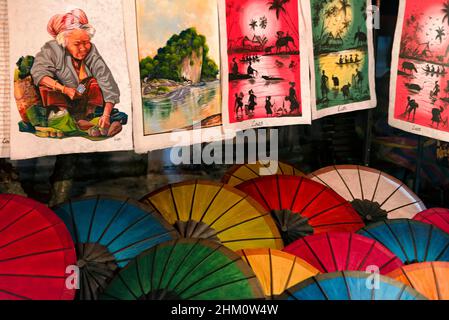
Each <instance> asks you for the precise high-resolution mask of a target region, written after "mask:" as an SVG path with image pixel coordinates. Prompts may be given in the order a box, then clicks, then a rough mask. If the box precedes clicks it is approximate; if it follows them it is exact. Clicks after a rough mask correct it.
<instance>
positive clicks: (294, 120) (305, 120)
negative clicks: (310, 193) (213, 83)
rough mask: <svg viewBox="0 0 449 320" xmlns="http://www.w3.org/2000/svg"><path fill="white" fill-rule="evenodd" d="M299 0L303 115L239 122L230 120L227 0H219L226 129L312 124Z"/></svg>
mask: <svg viewBox="0 0 449 320" xmlns="http://www.w3.org/2000/svg"><path fill="white" fill-rule="evenodd" d="M301 1H302V0H299V4H298V10H299V15H298V16H299V23H298V26H299V28H301V26H302V28H303V32H301V29H300V30H299V34H300V41H299V48H300V64H301V71H300V72H301V105H302V116H301V117H284V118H261V119H252V120H246V121H242V122H237V123H230V120H229V61H228V52H227V51H228V50H227V48H228V41H227V38H228V35H227V24H226V1H225V0H218V8H219V9H218V13H219V20H220V51H221V61H222V64H221V65H222V67H221V70H222V95H223V126H224V127H225V128H226V129H232V130H234V131H242V130H246V129H251V128H263V127H277V126H287V125H298V124H311V123H312V115H311V108H310V78H309V70H310V67H309V58H308V50H307V49H306V48H307V47H308V45H307V39H306V36H305V33H306V32H305V31H306V30H307V29H306V25H305V20H304V13H302V12H301V5H300V2H301Z"/></svg>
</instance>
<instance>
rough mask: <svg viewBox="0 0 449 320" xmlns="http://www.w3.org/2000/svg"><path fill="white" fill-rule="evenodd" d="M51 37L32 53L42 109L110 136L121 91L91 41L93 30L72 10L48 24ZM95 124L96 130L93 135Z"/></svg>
mask: <svg viewBox="0 0 449 320" xmlns="http://www.w3.org/2000/svg"><path fill="white" fill-rule="evenodd" d="M47 31H48V33H49V34H50V35H51V36H52V37H53V38H54V40H52V41H49V42H47V43H46V44H45V45H44V46H43V48H42V49H41V51H40V52H39V53H38V54H37V55H36V58H35V61H34V65H33V67H32V69H31V75H32V77H33V81H34V83H35V85H36V86H38V87H39V90H40V93H41V96H42V100H43V104H44V106H45V107H49V108H50V107H51V108H56V110H57V111H59V112H60V111H68V113H69V114H70V116H71V117H72V118H73V119H74V120H75V121H76V124H77V126H78V128H79V129H80V130H83V131H87V132H88V133H89V135H91V136H98V135H101V136H109V137H110V136H114V135H116V134H117V133H119V132H120V131H121V130H122V125H121V123H120V121H111V112H112V111H113V108H114V105H115V104H117V103H119V101H120V91H119V88H118V86H117V83H116V82H115V80H114V77H113V76H112V73H111V71H110V70H109V68H108V66H107V65H106V63H105V61H104V60H103V58H102V57H101V55H100V53H99V52H98V50H97V48H96V47H95V45H94V44H93V43H92V42H91V39H92V37H93V36H94V34H95V29H94V28H93V27H92V26H91V25H90V24H89V20H88V18H87V16H86V14H85V13H84V12H83V11H82V10H80V9H76V10H72V11H70V12H69V13H66V14H59V15H55V16H53V17H52V18H51V19H50V21H49V23H48V27H47ZM93 128H97V129H98V132H99V133H97V134H94V133H93V130H92V129H93Z"/></svg>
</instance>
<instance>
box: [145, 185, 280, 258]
mask: <svg viewBox="0 0 449 320" xmlns="http://www.w3.org/2000/svg"><path fill="white" fill-rule="evenodd" d="M141 201H142V202H144V203H146V204H148V205H151V206H153V207H154V209H155V210H156V211H157V212H159V213H160V214H161V215H162V216H163V217H164V218H165V219H166V220H167V221H168V222H169V223H170V224H172V225H174V227H175V228H176V229H177V230H178V232H179V233H180V234H181V236H182V237H184V238H200V239H208V240H215V241H219V242H221V243H222V244H224V245H225V246H227V247H228V248H230V249H232V250H240V249H248V248H273V249H282V248H283V242H282V239H281V236H280V234H279V231H278V229H277V227H276V224H275V222H274V221H273V219H272V217H271V215H270V213H269V212H267V211H266V210H265V209H264V208H263V207H262V206H261V205H260V204H258V203H257V202H256V201H254V200H253V199H252V198H251V197H249V196H248V195H246V194H245V193H243V192H241V191H239V190H237V189H234V188H233V187H231V186H229V185H225V184H221V183H215V182H210V181H189V182H182V183H178V184H173V185H168V186H166V187H164V188H162V189H159V190H156V191H155V192H153V193H150V194H149V195H147V196H145V197H144V198H143V199H142V200H141Z"/></svg>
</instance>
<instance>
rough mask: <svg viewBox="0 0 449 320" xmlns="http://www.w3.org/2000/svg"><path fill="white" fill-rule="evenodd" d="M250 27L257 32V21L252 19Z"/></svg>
mask: <svg viewBox="0 0 449 320" xmlns="http://www.w3.org/2000/svg"><path fill="white" fill-rule="evenodd" d="M249 26H250V27H251V29H253V30H256V28H257V21H256V20H254V19H252V20H251V23H250V24H249Z"/></svg>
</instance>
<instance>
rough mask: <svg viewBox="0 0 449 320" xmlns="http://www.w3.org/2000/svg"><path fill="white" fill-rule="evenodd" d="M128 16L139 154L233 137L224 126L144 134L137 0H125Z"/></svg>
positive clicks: (135, 124)
mask: <svg viewBox="0 0 449 320" xmlns="http://www.w3.org/2000/svg"><path fill="white" fill-rule="evenodd" d="M123 3H124V16H125V34H126V47H127V52H128V68H129V72H130V78H131V87H132V101H133V120H134V149H135V152H136V153H146V152H149V151H153V150H160V149H165V148H170V147H173V146H177V147H181V146H188V145H193V144H198V143H208V142H214V141H221V140H225V139H233V138H234V137H235V134H233V133H228V132H226V133H225V132H224V131H223V127H222V126H217V127H213V128H203V129H197V130H183V131H177V132H172V133H162V134H155V135H150V136H145V135H144V126H143V107H142V95H141V89H140V88H141V82H140V69H139V53H138V35H137V14H136V8H137V6H136V0H123Z"/></svg>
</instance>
